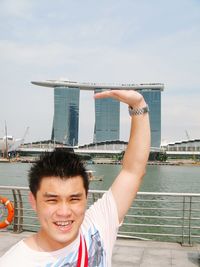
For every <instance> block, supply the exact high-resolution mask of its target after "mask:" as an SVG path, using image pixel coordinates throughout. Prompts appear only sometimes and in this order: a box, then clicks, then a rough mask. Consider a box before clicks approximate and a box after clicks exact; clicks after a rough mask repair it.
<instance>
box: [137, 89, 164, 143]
mask: <svg viewBox="0 0 200 267" xmlns="http://www.w3.org/2000/svg"><path fill="white" fill-rule="evenodd" d="M139 92H140V93H141V94H142V95H143V96H144V99H145V101H146V102H147V104H148V106H149V110H150V112H149V117H150V125H151V146H152V147H160V142H161V90H153V89H143V90H139Z"/></svg>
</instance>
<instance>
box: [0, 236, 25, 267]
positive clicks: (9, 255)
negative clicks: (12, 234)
mask: <svg viewBox="0 0 200 267" xmlns="http://www.w3.org/2000/svg"><path fill="white" fill-rule="evenodd" d="M23 247H24V242H23V240H20V241H18V242H17V243H16V244H15V245H13V246H12V247H11V248H10V249H9V250H7V251H6V253H5V254H3V255H2V256H1V257H0V267H3V266H14V265H15V264H14V263H16V262H18V260H17V259H18V258H21V257H23V254H22V253H23V252H22V251H23V249H22V248H23ZM11 264H13V265H11Z"/></svg>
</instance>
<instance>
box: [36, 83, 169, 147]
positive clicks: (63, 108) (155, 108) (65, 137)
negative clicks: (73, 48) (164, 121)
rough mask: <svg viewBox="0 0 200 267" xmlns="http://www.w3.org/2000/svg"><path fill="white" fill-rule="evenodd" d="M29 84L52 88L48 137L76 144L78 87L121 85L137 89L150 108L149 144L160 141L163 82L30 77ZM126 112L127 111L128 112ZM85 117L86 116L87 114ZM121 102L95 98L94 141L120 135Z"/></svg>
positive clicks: (109, 87) (119, 87) (95, 89)
mask: <svg viewBox="0 0 200 267" xmlns="http://www.w3.org/2000/svg"><path fill="white" fill-rule="evenodd" d="M31 83H32V84H35V85H39V86H45V87H51V88H54V118H53V129H52V136H51V139H52V140H55V141H58V142H61V143H64V144H66V145H70V146H75V145H78V132H79V129H78V127H79V101H80V90H93V91H94V92H101V91H102V90H108V89H110V90H112V89H118V90H121V89H124V90H137V91H139V92H140V93H141V94H142V95H143V96H144V98H145V101H146V102H147V104H148V105H149V109H150V123H151V146H152V147H160V142H161V91H163V90H164V85H163V84H162V83H145V84H103V83H81V82H72V81H56V80H47V81H43V82H36V81H32V82H31ZM127 116H128V112H127ZM87 119H88V118H87ZM119 135H120V103H119V102H118V101H116V100H113V99H96V100H95V125H94V137H93V141H94V142H95V143H96V142H102V141H115V140H119V138H120V136H119Z"/></svg>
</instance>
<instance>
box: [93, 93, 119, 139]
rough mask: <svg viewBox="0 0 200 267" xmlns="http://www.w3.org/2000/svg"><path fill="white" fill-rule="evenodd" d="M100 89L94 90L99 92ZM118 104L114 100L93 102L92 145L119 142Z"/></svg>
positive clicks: (107, 99)
mask: <svg viewBox="0 0 200 267" xmlns="http://www.w3.org/2000/svg"><path fill="white" fill-rule="evenodd" d="M101 91H103V90H102V89H95V92H101ZM119 134H120V103H119V101H116V100H114V99H110V98H106V99H97V100H96V101H95V126H94V138H93V141H94V143H96V142H102V141H113V140H119Z"/></svg>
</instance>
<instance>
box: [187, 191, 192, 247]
mask: <svg viewBox="0 0 200 267" xmlns="http://www.w3.org/2000/svg"><path fill="white" fill-rule="evenodd" d="M189 198H190V203H189V204H190V205H189V214H188V219H189V222H188V235H189V236H188V239H189V240H188V241H189V245H192V240H191V217H192V196H190V197H189Z"/></svg>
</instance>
